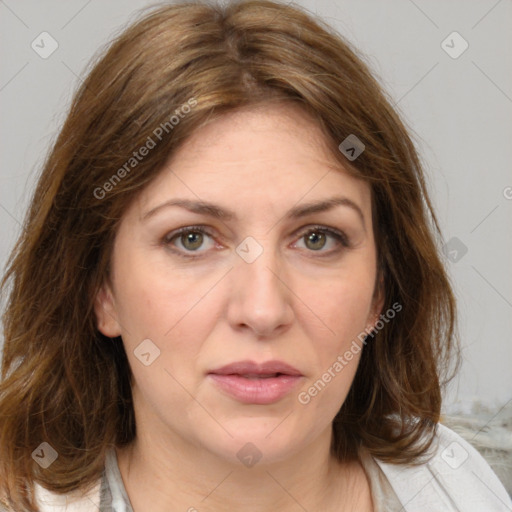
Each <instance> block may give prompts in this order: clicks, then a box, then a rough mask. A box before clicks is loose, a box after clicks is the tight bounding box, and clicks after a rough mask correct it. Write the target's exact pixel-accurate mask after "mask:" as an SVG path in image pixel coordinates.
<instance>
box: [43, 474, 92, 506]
mask: <svg viewBox="0 0 512 512" xmlns="http://www.w3.org/2000/svg"><path fill="white" fill-rule="evenodd" d="M100 488H101V480H98V482H97V483H96V484H95V485H94V487H93V488H92V489H90V490H89V491H87V492H83V491H80V490H77V491H73V492H70V493H67V494H58V493H55V492H52V491H49V490H48V489H45V488H44V487H42V486H41V485H39V484H37V483H36V484H35V487H34V489H35V497H36V500H37V504H38V506H39V507H40V512H98V510H99V509H100Z"/></svg>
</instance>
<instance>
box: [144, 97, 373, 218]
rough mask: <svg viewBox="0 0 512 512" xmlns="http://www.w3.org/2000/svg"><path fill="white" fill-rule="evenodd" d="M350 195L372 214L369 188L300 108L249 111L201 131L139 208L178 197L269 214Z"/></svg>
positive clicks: (169, 164) (168, 166)
mask: <svg viewBox="0 0 512 512" xmlns="http://www.w3.org/2000/svg"><path fill="white" fill-rule="evenodd" d="M340 194H343V195H346V196H348V197H349V198H350V199H352V200H353V201H355V202H357V203H358V204H359V205H360V207H361V209H363V210H365V209H366V214H367V215H369V213H370V210H369V208H370V189H369V186H368V184H367V183H365V182H363V181H362V180H360V179H357V178H355V177H353V176H352V175H350V174H349V173H348V172H347V170H346V169H345V168H344V167H343V166H342V165H341V164H340V162H339V161H338V160H336V159H335V158H334V156H333V155H332V154H331V153H330V151H329V150H328V148H327V144H326V140H325V136H324V134H323V133H322V131H321V130H320V128H319V126H318V125H317V124H316V123H315V121H314V120H313V119H312V118H311V117H310V116H309V115H308V114H307V113H305V112H304V111H302V110H301V109H300V108H299V107H296V106H290V105H274V106H269V105H265V106H259V107H251V108H244V109H242V110H238V111H235V112H232V113H229V114H225V115H222V116H221V117H218V118H216V119H214V120H212V121H210V122H209V123H208V124H206V125H204V126H202V127H201V128H200V129H198V130H197V131H196V132H195V133H194V134H193V135H192V136H191V137H190V138H189V139H188V140H187V141H185V143H184V144H182V145H181V147H180V148H179V149H178V150H177V151H176V152H175V153H174V154H173V155H172V156H171V157H170V159H169V160H168V162H167V163H166V165H165V166H164V168H163V169H162V172H161V173H160V174H159V176H158V177H157V178H156V179H155V180H154V181H153V182H152V183H151V184H150V185H149V186H148V187H147V188H146V189H145V190H144V191H143V193H142V194H141V195H140V197H139V201H138V204H139V208H140V209H141V210H143V209H144V208H147V207H150V206H151V205H153V204H154V203H156V202H158V201H165V200H168V199H169V198H170V197H173V196H179V197H187V198H190V199H194V200H198V199H200V200H208V201H218V202H221V203H223V204H226V205H230V206H231V207H232V208H233V207H235V208H236V207H238V208H240V209H242V210H247V209H250V208H251V207H254V208H259V209H260V210H261V208H265V212H270V211H276V212H278V211H279V210H280V209H286V208H289V207H290V206H291V205H293V204H296V203H297V202H298V201H301V200H302V199H303V200H304V201H311V200H316V199H322V198H325V197H328V196H330V195H331V196H332V195H340Z"/></svg>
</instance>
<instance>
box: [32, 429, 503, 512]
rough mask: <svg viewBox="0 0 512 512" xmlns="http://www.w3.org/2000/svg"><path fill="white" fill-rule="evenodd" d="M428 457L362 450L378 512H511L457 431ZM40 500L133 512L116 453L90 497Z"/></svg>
mask: <svg viewBox="0 0 512 512" xmlns="http://www.w3.org/2000/svg"><path fill="white" fill-rule="evenodd" d="M429 454H432V456H431V457H430V459H429V460H428V462H426V463H424V464H422V465H419V466H412V465H397V464H390V463H386V462H382V461H381V460H378V459H376V458H374V457H373V456H371V455H370V454H369V453H368V452H367V451H366V450H362V451H361V463H362V465H363V468H364V470H365V472H366V474H367V476H368V479H369V481H370V486H371V492H372V498H373V504H374V512H395V511H396V512H399V511H400V512H512V500H511V499H510V496H509V495H508V494H507V491H506V490H505V488H504V487H503V485H502V483H501V482H500V480H499V479H498V477H497V476H496V474H495V473H494V472H493V470H492V469H491V467H490V466H489V464H488V463H487V462H486V461H485V459H484V458H483V457H482V456H481V455H480V453H479V452H478V451H477V450H476V449H475V448H473V447H472V446H471V445H470V444H469V443H468V442H467V441H465V440H464V439H463V438H462V437H460V436H459V435H458V434H457V433H455V432H454V431H453V430H451V429H449V428H448V427H445V426H444V425H442V424H438V425H437V432H436V435H435V438H434V441H433V443H432V446H431V448H430V450H429ZM36 498H37V500H38V503H39V506H40V509H41V512H98V510H99V512H133V509H132V507H131V504H130V501H129V498H128V495H127V493H126V490H125V488H124V484H123V480H122V478H121V474H120V472H119V467H118V465H117V458H116V454H115V451H114V450H111V451H110V452H109V453H108V455H107V459H106V461H105V471H104V473H103V475H102V477H101V478H100V479H99V481H98V483H97V484H96V486H95V487H94V488H93V489H92V490H91V491H90V492H89V493H87V494H84V493H81V492H78V491H75V492H74V493H69V494H67V495H58V494H56V493H52V492H50V491H48V490H46V489H44V488H43V487H41V486H40V485H38V484H36ZM137 512H139V511H137ZM144 512H151V510H150V509H147V511H146V510H145V511H144Z"/></svg>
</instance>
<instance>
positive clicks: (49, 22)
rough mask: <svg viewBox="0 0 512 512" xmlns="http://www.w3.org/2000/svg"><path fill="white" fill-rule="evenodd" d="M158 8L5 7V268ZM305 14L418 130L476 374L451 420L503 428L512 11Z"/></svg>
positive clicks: (0, 95)
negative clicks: (129, 34) (371, 75)
mask: <svg viewBox="0 0 512 512" xmlns="http://www.w3.org/2000/svg"><path fill="white" fill-rule="evenodd" d="M150 3H151V2H144V1H142V0H138V1H137V0H130V1H126V0H124V1H121V0H115V1H109V2H105V1H103V2H100V1H99V0H89V1H82V0H72V1H67V2H61V1H58V2H57V1H55V0H48V1H44V2H41V1H36V0H31V1H25V2H23V3H22V2H15V1H14V0H5V1H1V0H0V37H1V43H2V44H1V48H2V67H1V70H0V109H1V116H0V120H1V121H0V130H1V135H0V145H1V152H2V153H1V154H2V157H3V158H2V164H1V167H0V264H1V265H2V268H3V266H4V265H5V262H6V260H7V256H8V253H9V251H10V249H11V247H12V245H13V243H14V241H15V239H16V236H17V235H18V233H19V231H20V221H21V219H22V218H23V216H24V213H25V210H26V208H27V205H28V198H29V196H30V192H31V190H32V189H33V186H34V183H35V176H36V173H37V172H38V171H39V169H40V167H41V165H42V163H43V160H44V157H45V155H46V152H47V150H48V147H49V145H50V144H51V142H52V141H53V140H54V138H55V136H56V134H57V131H58V128H59V126H60V125H61V123H62V122H63V120H64V117H65V113H66V110H67V108H68V106H69V102H70V99H71V97H72V94H73V91H74V90H75V88H76V85H77V83H78V82H79V81H80V77H81V76H82V75H83V72H84V69H85V66H86V64H87V62H88V61H89V59H90V58H91V57H92V56H93V54H95V52H97V51H98V50H99V48H100V47H101V46H103V45H104V44H106V43H107V42H108V41H109V39H110V38H111V36H112V35H113V34H115V33H117V32H118V31H119V30H120V29H121V28H122V27H123V26H124V25H125V24H126V23H127V22H129V21H133V20H134V19H135V18H136V15H137V12H136V11H137V10H139V9H140V8H142V7H144V6H145V5H148V4H150ZM297 3H298V4H300V5H303V6H305V7H306V8H307V9H309V10H310V11H311V12H313V13H317V14H318V15H320V16H321V17H322V18H323V19H324V20H325V21H327V22H328V23H330V24H332V25H334V26H335V27H336V28H337V29H338V30H339V31H340V32H341V33H342V34H344V35H345V36H346V37H347V38H348V39H349V40H350V41H352V42H353V43H354V44H355V45H356V46H357V47H358V48H359V49H360V50H361V51H362V52H363V53H364V54H365V55H366V56H367V61H368V62H369V63H370V65H371V67H372V69H373V70H374V72H375V73H376V75H377V78H378V79H379V80H380V82H381V83H382V85H383V86H384V87H385V88H386V90H387V91H388V92H389V94H390V96H391V98H392V99H393V102H394V103H396V108H397V109H399V111H400V113H401V114H402V116H403V118H404V119H405V121H406V123H407V124H408V125H409V126H410V128H411V130H412V134H413V137H414V140H415V142H416V144H417V147H418V149H419V151H420V153H421V155H422V159H423V161H424V163H425V166H426V170H427V173H428V176H429V180H430V190H431V194H432V198H433V201H434V204H435V207H436V209H437V212H438V216H439V220H440V222H441V227H442V230H443V233H444V237H445V241H447V242H448V241H449V240H451V241H450V242H449V245H448V247H449V252H447V254H448V256H449V258H451V259H452V260H454V261H448V263H449V270H450V274H451V276H452V279H453V282H454V286H455V290H456V293H457V299H458V304H459V309H460V332H461V337H462V340H463V345H464V352H463V356H464V365H463V368H462V372H461V373H460V375H459V377H458V379H457V380H456V381H454V383H453V385H452V386H451V388H450V391H449V393H448V395H447V397H446V402H445V406H444V408H445V411H446V412H451V413H453V414H455V413H462V414H468V413H474V412H475V411H477V412H478V410H481V409H482V404H483V406H485V407H484V408H486V409H488V410H489V411H491V412H492V416H493V417H497V416H498V415H499V414H502V412H501V411H502V410H504V409H502V407H503V406H505V405H506V404H509V405H510V403H511V400H512V372H511V370H510V368H511V362H512V339H511V332H512V272H511V264H510V262H511V261H512V259H511V253H512V230H511V213H512V172H511V162H512V137H511V136H512V59H511V55H512V30H511V28H512V2H511V1H510V0H499V1H496V0H490V1H484V0H478V1H477V0H472V1H443V2H427V1H421V0H415V1H412V0H393V1H388V2H381V1H378V0H372V1H370V0H365V1H356V0H345V1H336V2H335V1H333V0H331V1H328V0H318V1H314V0H300V1H299V2H297ZM43 31H47V32H49V33H50V34H51V36H52V37H53V38H54V39H55V40H56V41H57V42H58V45H59V47H58V49H57V50H56V51H55V52H54V53H53V54H52V55H51V56H50V57H48V58H47V59H43V58H41V57H40V56H39V55H38V54H37V53H36V52H35V51H34V50H33V49H32V48H31V43H32V41H33V40H35V39H36V38H37V37H38V36H39V34H40V33H41V32H43ZM453 31H457V32H459V33H460V34H461V35H462V37H463V38H464V39H465V40H466V41H467V43H468V44H469V48H468V49H467V51H465V52H464V53H462V55H460V56H459V57H458V58H456V59H454V58H452V57H450V56H449V55H448V54H447V53H446V52H445V51H444V50H443V48H442V46H441V43H442V41H443V40H445V39H446V37H447V36H448V35H449V34H451V33H452V32H453ZM448 44H449V45H451V46H454V50H453V51H456V50H457V49H459V48H461V46H460V43H459V42H458V41H456V40H454V42H453V43H452V42H451V39H450V38H449V39H448ZM507 187H509V188H507ZM453 237H456V238H457V239H458V240H459V241H457V240H455V241H454V240H452V238H453ZM457 244H458V245H457ZM462 244H463V245H462ZM461 247H466V248H467V253H466V254H463V252H462V251H461V250H460V248H461ZM454 251H455V252H454Z"/></svg>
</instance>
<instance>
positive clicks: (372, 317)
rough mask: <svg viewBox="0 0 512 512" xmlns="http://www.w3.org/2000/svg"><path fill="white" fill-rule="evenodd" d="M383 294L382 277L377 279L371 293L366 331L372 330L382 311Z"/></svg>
mask: <svg viewBox="0 0 512 512" xmlns="http://www.w3.org/2000/svg"><path fill="white" fill-rule="evenodd" d="M384 301H385V293H384V278H383V277H382V276H380V277H378V278H377V281H376V284H375V290H374V292H373V299H372V307H371V311H370V314H369V316H368V325H367V327H368V329H369V330H373V329H374V328H375V324H376V323H377V322H378V320H379V318H380V315H381V313H382V310H383V309H384Z"/></svg>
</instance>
